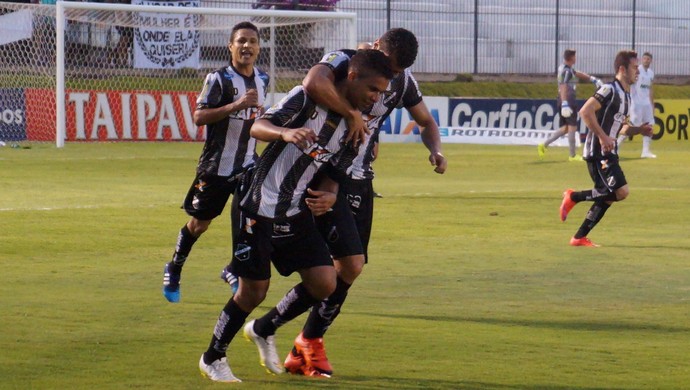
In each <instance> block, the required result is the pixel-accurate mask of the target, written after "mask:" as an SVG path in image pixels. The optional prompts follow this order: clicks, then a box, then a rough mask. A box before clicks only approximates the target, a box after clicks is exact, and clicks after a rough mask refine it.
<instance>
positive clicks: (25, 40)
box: [0, 0, 357, 147]
mask: <svg viewBox="0 0 690 390" xmlns="http://www.w3.org/2000/svg"><path fill="white" fill-rule="evenodd" d="M161 4H163V5H161ZM201 5H202V3H201V2H200V1H199V0H189V1H165V2H161V1H155V0H133V1H132V4H131V5H129V4H112V3H82V2H62V1H58V2H57V4H56V5H39V4H19V3H5V2H0V141H4V142H19V141H24V142H46V141H54V142H56V144H57V146H58V147H61V146H63V145H64V142H65V141H68V142H70V141H78V142H88V141H202V140H204V139H205V134H204V132H203V128H200V127H197V126H195V125H194V123H193V119H192V114H193V112H194V107H195V102H196V97H197V95H198V93H199V92H200V91H201V88H202V86H203V81H204V77H205V75H206V74H207V73H209V72H212V71H215V70H217V69H219V68H222V67H225V66H228V65H229V63H230V53H229V50H228V40H229V38H230V30H231V29H232V26H234V25H235V24H237V23H239V22H241V21H247V20H248V21H251V22H253V23H254V24H255V25H256V26H257V27H259V30H260V39H261V53H260V55H259V59H258V61H257V67H259V68H261V69H262V70H264V71H265V72H266V73H268V74H269V75H270V77H271V84H270V86H269V88H270V92H269V97H268V104H272V103H274V102H276V101H277V99H278V98H279V97H280V96H281V94H282V93H285V92H287V91H289V90H290V89H291V88H292V87H293V86H294V85H296V84H298V83H300V82H301V80H302V78H303V77H304V75H305V74H306V71H307V70H308V69H309V68H310V67H311V65H313V64H314V63H316V62H318V61H319V60H320V59H321V57H322V56H323V55H324V53H326V52H328V51H331V50H337V49H341V48H354V47H355V46H356V43H357V42H356V16H355V14H354V13H345V12H338V11H276V10H266V9H256V10H254V9H228V8H206V7H202V6H201Z"/></svg>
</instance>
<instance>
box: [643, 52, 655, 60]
mask: <svg viewBox="0 0 690 390" xmlns="http://www.w3.org/2000/svg"><path fill="white" fill-rule="evenodd" d="M644 56H647V57H649V58H654V56H653V55H652V53H650V52H648V51H646V52H644V54H642V57H644Z"/></svg>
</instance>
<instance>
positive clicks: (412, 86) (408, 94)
mask: <svg viewBox="0 0 690 390" xmlns="http://www.w3.org/2000/svg"><path fill="white" fill-rule="evenodd" d="M405 73H406V75H407V81H406V84H407V88H406V89H405V94H404V95H403V98H402V104H403V107H406V108H407V107H414V106H416V105H417V104H419V103H420V102H421V101H422V99H423V98H422V91H420V90H419V84H417V80H416V79H415V78H414V76H413V75H412V73H411V72H409V71H408V70H405Z"/></svg>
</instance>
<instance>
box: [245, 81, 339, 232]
mask: <svg viewBox="0 0 690 390" xmlns="http://www.w3.org/2000/svg"><path fill="white" fill-rule="evenodd" d="M261 119H267V120H269V121H271V123H273V124H274V125H276V126H280V127H288V128H300V127H308V128H310V129H313V130H314V131H315V132H316V134H317V135H318V141H317V142H315V143H314V144H312V145H311V146H310V147H308V148H307V149H304V150H302V149H299V148H298V147H297V146H296V145H295V144H291V143H286V142H284V141H282V140H280V141H274V142H271V143H270V144H268V146H267V147H266V149H265V150H264V152H263V153H262V154H261V157H260V158H259V160H258V161H257V164H256V168H255V170H254V176H253V179H252V182H251V184H250V185H249V189H248V192H247V194H246V195H245V196H244V197H243V198H242V200H241V201H240V206H241V207H242V209H243V210H245V211H248V212H249V213H252V214H254V215H259V216H262V217H266V218H271V219H285V218H289V217H292V216H295V215H297V214H299V213H300V212H302V211H306V210H307V207H306V204H305V202H304V198H305V196H306V190H307V186H308V185H309V183H310V182H311V181H312V179H313V178H314V175H315V174H316V172H317V171H318V170H319V168H320V167H321V166H322V165H323V164H324V163H326V162H328V160H329V159H330V158H331V157H333V155H334V154H336V153H337V152H338V151H339V150H340V148H341V147H342V145H343V142H344V139H345V135H346V133H347V125H346V122H345V121H344V120H342V117H341V116H340V115H339V114H337V113H335V112H332V111H328V110H326V109H325V108H323V107H321V106H317V105H316V103H315V102H314V101H313V100H311V99H310V98H309V97H307V95H306V94H305V93H304V89H303V87H302V86H297V87H295V88H293V89H292V90H291V91H290V92H289V93H288V94H287V96H285V97H284V98H283V99H282V100H281V101H280V102H278V104H276V105H274V106H273V107H271V108H270V109H269V110H268V111H266V113H265V114H264V115H263V116H261Z"/></svg>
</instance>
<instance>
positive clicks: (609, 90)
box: [593, 84, 615, 107]
mask: <svg viewBox="0 0 690 390" xmlns="http://www.w3.org/2000/svg"><path fill="white" fill-rule="evenodd" d="M613 95H615V93H614V91H613V85H611V84H604V85H602V86H601V87H600V88H599V89H597V90H596V92H594V95H593V97H594V98H595V99H597V101H598V102H599V104H601V105H602V107H603V106H606V105H608V104H609V103H610V102H611V100H612V99H613Z"/></svg>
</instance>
